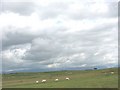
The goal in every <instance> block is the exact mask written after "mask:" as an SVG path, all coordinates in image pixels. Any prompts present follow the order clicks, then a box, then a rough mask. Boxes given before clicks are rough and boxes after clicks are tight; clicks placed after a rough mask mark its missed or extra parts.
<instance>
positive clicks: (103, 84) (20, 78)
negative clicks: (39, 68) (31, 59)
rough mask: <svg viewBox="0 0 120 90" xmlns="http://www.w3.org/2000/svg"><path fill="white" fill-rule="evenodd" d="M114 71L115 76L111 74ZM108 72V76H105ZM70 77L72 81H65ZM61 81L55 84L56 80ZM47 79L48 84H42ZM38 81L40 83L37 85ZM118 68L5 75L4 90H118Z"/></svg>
mask: <svg viewBox="0 0 120 90" xmlns="http://www.w3.org/2000/svg"><path fill="white" fill-rule="evenodd" d="M111 71H114V72H115V73H114V74H111V73H110V72H111ZM105 72H106V74H105ZM65 77H69V78H70V80H65ZM55 78H58V79H59V81H58V82H55V81H54V79H55ZM42 79H46V80H47V82H46V83H41V80H42ZM36 80H39V81H40V82H39V83H38V84H36V83H35V81H36ZM117 87H118V70H117V68H111V69H103V70H85V71H56V72H37V73H15V74H3V88H117Z"/></svg>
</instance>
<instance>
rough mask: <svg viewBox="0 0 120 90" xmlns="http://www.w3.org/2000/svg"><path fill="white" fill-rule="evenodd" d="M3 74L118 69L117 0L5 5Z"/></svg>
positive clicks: (28, 0) (0, 16)
mask: <svg viewBox="0 0 120 90" xmlns="http://www.w3.org/2000/svg"><path fill="white" fill-rule="evenodd" d="M1 4H2V7H1V13H0V30H1V33H2V34H0V41H1V42H2V48H0V51H2V53H1V55H2V58H1V59H2V64H3V67H2V68H3V72H11V71H18V72H19V71H51V70H65V69H67V70H68V69H85V68H87V69H89V68H93V67H99V68H102V67H104V68H110V67H116V66H117V65H118V27H117V22H118V1H117V0H96V1H95V0H24V1H23V0H3V1H2V2H1Z"/></svg>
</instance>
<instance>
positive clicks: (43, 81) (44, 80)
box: [36, 72, 115, 83]
mask: <svg viewBox="0 0 120 90" xmlns="http://www.w3.org/2000/svg"><path fill="white" fill-rule="evenodd" d="M110 73H111V74H114V73H115V72H110ZM105 74H107V73H106V72H105ZM65 79H66V80H70V78H68V77H66V78H65ZM46 81H47V80H46V79H43V80H42V81H41V82H42V83H45V82H46ZM54 81H55V82H57V81H59V79H58V78H56V79H55V80H54ZM36 83H39V81H36Z"/></svg>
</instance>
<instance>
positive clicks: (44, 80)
mask: <svg viewBox="0 0 120 90" xmlns="http://www.w3.org/2000/svg"><path fill="white" fill-rule="evenodd" d="M65 79H66V80H70V78H68V77H66V78H65ZM46 81H47V80H46V79H43V80H42V81H41V82H42V83H45V82H46ZM54 81H56V82H57V81H59V79H58V78H56V79H55V80H54ZM36 83H39V81H36Z"/></svg>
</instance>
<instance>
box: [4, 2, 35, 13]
mask: <svg viewBox="0 0 120 90" xmlns="http://www.w3.org/2000/svg"><path fill="white" fill-rule="evenodd" d="M34 9H35V4H34V3H33V2H9V1H7V2H4V1H3V2H2V12H6V11H10V12H14V13H19V14H20V15H30V14H31V13H33V12H34Z"/></svg>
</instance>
